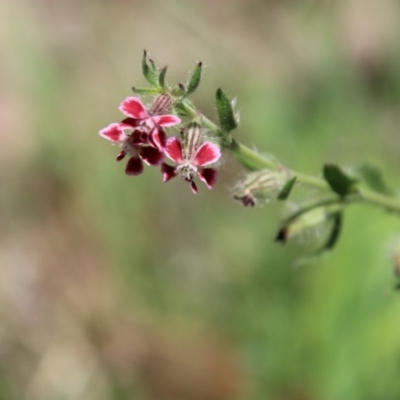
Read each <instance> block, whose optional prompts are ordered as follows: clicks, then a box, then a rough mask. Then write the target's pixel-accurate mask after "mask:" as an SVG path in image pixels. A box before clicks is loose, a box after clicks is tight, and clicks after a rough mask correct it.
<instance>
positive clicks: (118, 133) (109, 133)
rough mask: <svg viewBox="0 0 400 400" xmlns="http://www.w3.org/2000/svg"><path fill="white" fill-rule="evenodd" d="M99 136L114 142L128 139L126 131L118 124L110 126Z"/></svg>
mask: <svg viewBox="0 0 400 400" xmlns="http://www.w3.org/2000/svg"><path fill="white" fill-rule="evenodd" d="M99 135H100V136H102V137H103V138H105V139H108V140H111V141H112V142H122V141H123V140H124V139H125V138H126V135H125V133H124V131H123V130H122V128H121V126H120V124H118V123H113V124H111V125H108V126H107V127H106V128H104V129H102V130H101V131H100V132H99Z"/></svg>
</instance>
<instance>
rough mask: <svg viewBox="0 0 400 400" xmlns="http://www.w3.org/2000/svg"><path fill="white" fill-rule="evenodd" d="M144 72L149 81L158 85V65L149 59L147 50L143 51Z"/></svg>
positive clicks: (153, 84)
mask: <svg viewBox="0 0 400 400" xmlns="http://www.w3.org/2000/svg"><path fill="white" fill-rule="evenodd" d="M142 72H143V75H144V77H145V78H146V80H147V82H149V83H150V84H151V85H152V86H154V87H157V86H158V71H157V67H156V66H155V64H154V61H153V60H150V59H149V56H148V54H147V51H146V50H144V51H143V59H142Z"/></svg>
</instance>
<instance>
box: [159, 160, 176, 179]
mask: <svg viewBox="0 0 400 400" xmlns="http://www.w3.org/2000/svg"><path fill="white" fill-rule="evenodd" d="M161 172H162V174H163V181H164V182H168V181H169V180H170V179H172V178H174V177H175V176H176V175H177V173H176V171H175V167H172V166H171V165H168V164H166V163H162V164H161Z"/></svg>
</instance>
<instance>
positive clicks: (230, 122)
mask: <svg viewBox="0 0 400 400" xmlns="http://www.w3.org/2000/svg"><path fill="white" fill-rule="evenodd" d="M215 97H216V102H217V112H218V118H219V125H220V128H221V131H222V132H225V133H228V132H230V131H232V130H233V129H235V128H237V127H238V123H237V121H236V118H235V115H234V112H233V107H232V104H231V102H230V100H229V98H228V96H227V95H226V94H225V93H224V92H223V91H222V89H220V88H218V89H217V92H216V94H215Z"/></svg>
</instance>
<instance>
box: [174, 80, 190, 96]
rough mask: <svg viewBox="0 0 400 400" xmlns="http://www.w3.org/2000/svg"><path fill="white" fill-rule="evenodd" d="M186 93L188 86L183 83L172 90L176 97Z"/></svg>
mask: <svg viewBox="0 0 400 400" xmlns="http://www.w3.org/2000/svg"><path fill="white" fill-rule="evenodd" d="M185 93H186V88H185V86H184V84H183V83H181V82H180V83H179V85H178V86H174V87H173V88H172V90H171V94H172V96H174V97H182V96H184V95H185Z"/></svg>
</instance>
